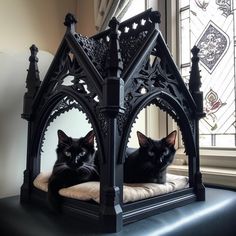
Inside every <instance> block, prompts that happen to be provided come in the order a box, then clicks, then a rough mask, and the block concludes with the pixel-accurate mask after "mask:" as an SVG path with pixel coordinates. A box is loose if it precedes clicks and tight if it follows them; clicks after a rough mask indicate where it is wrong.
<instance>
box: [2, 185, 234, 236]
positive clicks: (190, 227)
mask: <svg viewBox="0 0 236 236" xmlns="http://www.w3.org/2000/svg"><path fill="white" fill-rule="evenodd" d="M235 219H236V192H234V191H229V190H222V189H215V188H207V189H206V201H205V202H194V203H192V204H189V205H186V206H183V207H179V208H176V209H174V210H170V211H168V212H164V213H161V214H159V215H156V216H152V217H149V218H146V219H144V220H140V221H138V222H135V223H132V224H129V225H126V226H124V228H123V231H122V232H120V233H116V234H115V233H114V234H102V233H101V232H99V229H97V228H95V227H93V225H91V224H85V223H84V222H80V221H78V219H75V218H71V217H68V216H62V215H56V214H54V213H52V212H50V211H49V210H48V209H47V208H39V207H37V206H31V205H27V206H21V205H20V204H19V197H18V196H15V197H10V198H4V199H1V200H0V235H1V236H15V235H17V236H54V235H55V236H71V235H73V236H75V235H76V236H83V235H119V236H123V235H134V236H139V235H140V236H157V235H173V236H194V235H198V236H205V235H206V236H212V235H214V236H222V235H223V236H231V235H232V236H235V235H236V220H235Z"/></svg>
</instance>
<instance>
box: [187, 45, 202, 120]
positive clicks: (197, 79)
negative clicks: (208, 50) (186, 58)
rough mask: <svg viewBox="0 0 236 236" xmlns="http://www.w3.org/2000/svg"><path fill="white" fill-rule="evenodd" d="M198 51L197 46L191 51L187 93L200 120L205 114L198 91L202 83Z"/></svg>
mask: <svg viewBox="0 0 236 236" xmlns="http://www.w3.org/2000/svg"><path fill="white" fill-rule="evenodd" d="M199 51H200V49H199V48H198V47H197V46H194V47H193V48H192V50H191V52H192V54H193V57H192V68H191V71H190V79H189V91H190V92H191V94H192V96H193V98H194V100H195V103H196V106H197V113H198V116H199V118H201V117H204V116H205V114H204V112H203V93H202V92H201V91H200V88H201V85H202V83H201V76H200V71H199V67H198V62H199V57H198V53H199Z"/></svg>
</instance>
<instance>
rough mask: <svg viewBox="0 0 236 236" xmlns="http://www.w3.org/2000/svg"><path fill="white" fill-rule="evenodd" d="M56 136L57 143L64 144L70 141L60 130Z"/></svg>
mask: <svg viewBox="0 0 236 236" xmlns="http://www.w3.org/2000/svg"><path fill="white" fill-rule="evenodd" d="M57 136H58V143H65V144H66V143H68V141H69V140H70V138H69V137H68V136H67V135H66V134H65V133H64V132H63V131H62V130H60V129H59V130H58V131H57Z"/></svg>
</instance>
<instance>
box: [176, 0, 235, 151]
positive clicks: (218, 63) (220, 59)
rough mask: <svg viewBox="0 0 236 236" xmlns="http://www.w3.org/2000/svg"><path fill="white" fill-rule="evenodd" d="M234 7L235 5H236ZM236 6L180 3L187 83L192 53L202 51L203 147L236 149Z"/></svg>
mask: <svg viewBox="0 0 236 236" xmlns="http://www.w3.org/2000/svg"><path fill="white" fill-rule="evenodd" d="M234 5H235V6H234ZM235 10H236V4H234V1H231V0H227V1H220V0H215V1H209V0H194V1H192V0H191V1H189V0H181V1H179V17H180V28H179V29H180V68H181V73H182V76H183V78H184V80H185V82H186V84H188V80H189V71H190V57H191V55H190V50H191V48H192V47H193V46H194V45H197V47H199V48H200V52H199V58H200V70H201V76H202V91H203V93H204V110H205V113H206V117H205V118H204V119H202V120H201V121H200V124H199V133H200V146H201V147H225V148H234V147H235V146H236V121H235V107H236V103H235V74H236V44H235V37H236V30H235V29H236V20H235V17H236V13H235Z"/></svg>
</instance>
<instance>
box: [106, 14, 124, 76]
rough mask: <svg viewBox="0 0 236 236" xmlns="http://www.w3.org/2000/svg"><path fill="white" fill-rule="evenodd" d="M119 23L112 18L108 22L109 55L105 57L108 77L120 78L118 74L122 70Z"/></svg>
mask: <svg viewBox="0 0 236 236" xmlns="http://www.w3.org/2000/svg"><path fill="white" fill-rule="evenodd" d="M119 24H120V23H119V21H118V20H117V19H116V18H115V17H113V18H112V19H111V20H110V22H109V27H110V29H111V32H110V35H109V37H110V41H109V55H108V57H107V63H106V64H107V65H106V66H107V71H108V75H109V76H115V77H117V78H119V77H120V74H121V72H122V70H123V62H122V58H121V52H120V42H119V34H118V27H119Z"/></svg>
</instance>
